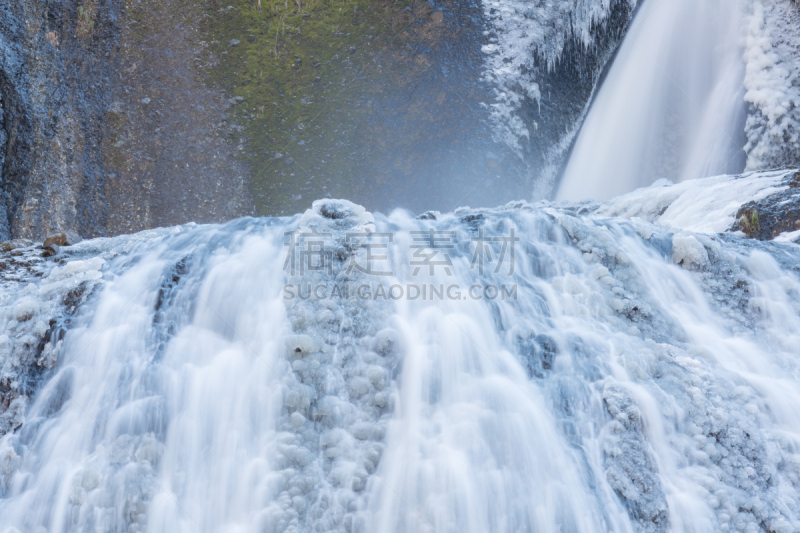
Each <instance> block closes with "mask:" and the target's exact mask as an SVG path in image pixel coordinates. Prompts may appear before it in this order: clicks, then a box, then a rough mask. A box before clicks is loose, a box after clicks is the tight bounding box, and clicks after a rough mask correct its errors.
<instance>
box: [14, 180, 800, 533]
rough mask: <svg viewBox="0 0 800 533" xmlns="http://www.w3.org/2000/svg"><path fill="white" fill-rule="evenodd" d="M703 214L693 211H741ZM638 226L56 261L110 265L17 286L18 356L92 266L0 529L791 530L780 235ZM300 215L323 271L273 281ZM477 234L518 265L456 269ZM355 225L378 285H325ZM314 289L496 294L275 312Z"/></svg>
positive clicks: (269, 225) (223, 229)
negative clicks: (438, 255)
mask: <svg viewBox="0 0 800 533" xmlns="http://www.w3.org/2000/svg"><path fill="white" fill-rule="evenodd" d="M763 181H764V183H765V184H766V183H767V182H769V183H771V184H772V185H773V186H774V185H775V184H774V183H772V182H774V181H775V179H772V181H770V179H764V180H763ZM711 185H713V184H711ZM728 185H729V187H728V189H730V188H731V187H734V188H735V187H737V186H741V190H742V191H743V192H744V193H746V194H748V195H752V194H753V192H752V191H751V190H750V189H752V187H753V184H752V183H750V182H749V181H747V180H744V181H742V180H739V181H736V180H733V181H732V182H731V183H729V184H728ZM703 186H704V185H703V184H702V183H701V184H699V185H698V187H700V188H702V187H703ZM709 186H710V185H709ZM676 187H679V186H676ZM748 187H749V188H750V189H748ZM668 189H669V188H668V187H667V188H653V189H651V190H650V194H651V195H653V196H654V197H655V198H659V200H657V201H656V200H653V201H651V202H650V203H651V204H652V205H653V206H654V208H657V209H659V210H661V204H663V203H664V202H665V201H666V200H664V198H666V197H667V196H670V195H669V194H667V193H665V192H664V191H665V190H668ZM637 194H638V195H639V197H638V198H639V200H643V202H639V203H640V205H641V204H642V203H645V204H646V203H647V198H645V196H646V191H645V192H642V191H639V192H637ZM685 194H686V191H685V188H684V189H681V190H679V191H678V192H677V193H675V194H673V195H671V197H670V198H671V200H669V202H672V204H673V205H676V206H678V204H680V203H681V202H685V199H684V198H683V196H682V195H685ZM746 199H747V198H742V199H741V200H740V202H741V201H744V200H746ZM721 202H722V203H721V204H720V206H722V207H720V206H707V207H710V208H714V209H719V210H721V211H720V212H726V210H730V209H733V211H734V212H735V209H736V208H737V207H738V205H730V199H722V200H721ZM323 205H327V206H334V208H328V212H331V211H337V210H338V213H339V214H340V215H339V217H338V218H335V219H330V218H325V217H323V216H320V213H322V212H323V210H322V209H321V208H322V206H323ZM337 205H338V207H336V206H337ZM626 205H628V204H626V200H620V201H619V202H617V203H616V204H608V205H606V206H605V207H604V209H607V210H611V211H614V210H616V211H618V212H622V211H625V210H626V209H628V208H626V207H625V206H626ZM725 206H727V207H725ZM601 207H603V206H601ZM703 210H704V211H706V210H707V209H705V208H704V209H703ZM681 212H683V213H684V214H685V217H684V218H686V219H687V220H695V218H693V215H692V213H690V212H688V211H686V209H685V206H684V209H683V211H681ZM470 214H471V215H476V214H482V216H483V218H477V219H474V220H472V221H469V220H467V221H465V220H462V219H463V217H465V216H466V215H470ZM342 215H346V216H342ZM635 215H636V216H638V217H641V218H636V219H634V220H632V221H628V220H626V219H623V218H614V219H609V218H605V216H604V215H600V214H594V215H593V214H591V213H588V214H585V215H583V216H580V217H579V216H576V215H575V214H573V212H572V211H571V210H569V209H560V208H556V207H551V206H547V205H539V206H536V207H533V206H529V205H524V204H521V205H519V206H511V205H509V206H508V207H506V208H502V209H497V210H484V211H480V212H472V211H461V212H456V213H455V214H450V215H445V216H443V217H440V219H439V220H417V219H412V218H410V217H408V216H407V215H406V214H404V213H402V212H398V213H395V214H393V215H392V216H390V217H388V218H384V217H378V218H377V220H373V219H372V217H371V215H369V214H368V213H364V212H363V210H359V209H356V208H354V207H352V206H351V207H348V206H347V204H341V203H339V204H336V203H335V202H334V203H331V202H329V203H328V204H319V203H318V204H316V207H315V210H313V211H309V212H308V213H306V214H305V215H303V217H294V218H291V219H278V220H254V219H249V220H240V221H234V222H232V223H230V224H227V225H225V226H186V227H183V228H175V229H173V230H169V231H161V232H159V233H156V234H147V235H143V236H138V237H134V238H128V237H122V238H116V239H113V240H98V241H90V242H88V243H82V244H81V245H79V246H77V247H76V249H75V251H74V252H73V253H75V254H76V257H74V258H72V260H73V261H75V260H78V259H82V260H86V259H87V258H88V257H90V256H98V257H102V258H103V259H104V260H105V263H104V264H103V263H102V261H99V260H92V261H93V262H92V261H90V262H88V263H87V262H84V263H80V265H78V266H80V268H78V267H76V266H74V267H69V268H67V269H66V270H63V269H62V270H58V269H56V270H54V271H52V272H50V273H49V274H48V273H46V272H45V275H44V276H43V277H42V278H31V279H30V280H29V282H28V283H27V284H26V285H24V288H23V289H22V290H23V293H24V294H28V295H29V298H31V299H34V300H37V301H40V303H39V304H37V305H38V307H36V306H34V307H36V308H37V309H39V311H37V313H39V314H34V316H32V317H31V318H26V316H28V315H26V314H25V313H23V311H24V310H19V309H17V310H16V311H15V310H14V307H13V305H12V306H11V307H9V308H8V310H7V311H4V312H5V313H6V315H4V316H5V318H4V319H3V320H4V322H3V324H4V327H5V328H6V331H7V333H8V334H9V339H8V340H6V341H4V342H5V344H3V346H4V348H3V349H4V350H5V349H7V348H8V346H9V345H11V347H12V348H13V349H17V347H19V346H22V343H23V342H28V343H29V344H30V341H24V339H23V335H22V334H23V332H27V331H28V330H27V329H25V328H28V324H34V323H37V321H39V320H40V319H43V318H41V317H43V315H42V313H44V312H45V309H51V307H48V305H49V304H47V303H46V302H48V301H51V300H52V296H51V295H52V294H54V291H56V290H60V291H62V292H63V291H67V290H69V289H70V287H74V286H75V284H77V283H78V282H79V281H80V282H82V281H81V280H83V279H84V278H87V279H94V278H100V279H98V280H97V283H99V284H100V285H98V286H97V287H96V288H95V290H94V293H93V294H92V295H91V296H90V297H89V300H88V301H87V302H86V303H85V304H83V305H82V306H81V308H80V311H79V313H78V314H77V315H76V316H75V318H74V320H73V322H72V323H71V325H70V326H69V328H68V331H67V333H66V336H65V337H64V340H63V341H62V342H61V343H59V344H58V345H57V346H56V347H54V349H55V355H54V356H53V357H54V358H55V359H57V362H56V364H55V367H54V368H53V370H52V371H50V373H45V374H44V375H43V376H42V378H41V380H42V382H41V385H40V390H39V391H38V393H37V394H36V395H35V396H34V397H32V403H31V406H30V408H29V409H28V412H27V414H26V415H25V422H24V424H23V425H22V426H21V427H19V428H18V429H17V430H16V431H15V432H13V433H9V434H7V435H5V436H4V437H0V531H2V532H14V531H19V532H26V533H27V532H35V533H41V532H44V531H47V532H50V533H62V532H66V531H76V532H77V531H80V532H86V531H92V532H99V531H113V532H122V531H148V532H163V533H175V532H190V531H191V532H197V531H204V532H226V533H233V532H237V533H238V532H242V533H244V532H248V533H249V532H259V533H260V532H276V531H279V532H283V531H287V532H315V531H336V532H344V531H348V532H353V531H361V532H408V533H411V532H414V533H416V532H429V531H430V532H433V531H435V532H440V533H444V532H453V533H464V532H475V533H484V532H488V531H491V532H498V533H501V532H502V533H504V532H509V533H512V532H513V533H516V532H521V531H539V532H552V533H556V532H560V533H566V532H595V531H615V532H621V531H676V532H679V531H685V532H701V531H702V532H705V531H756V530H758V529H759V528H760V527H761V528H767V527H768V528H769V530H770V531H781V532H789V531H797V530H800V515H798V514H797V509H798V508H800V492H799V491H800V305H798V302H800V279H799V278H798V274H797V271H796V265H797V264H798V260H800V247H798V246H797V245H793V244H777V243H768V244H759V243H754V242H751V241H747V240H744V239H738V238H736V237H720V236H707V235H702V234H692V233H688V232H686V231H685V230H681V229H680V228H674V229H670V230H668V229H666V228H665V227H661V226H655V225H652V224H650V223H648V222H645V221H644V220H643V218H644V219H646V218H648V217H647V216H646V215H647V214H646V213H644V212H637V213H635ZM669 220H670V222H671V223H672V225H673V226H679V225H680V224H681V217H680V212H679V213H678V214H677V215H676V214H673V215H672V216H671V218H670V219H669ZM299 227H305V228H316V229H318V230H319V231H321V232H322V231H329V232H331V234H332V236H331V237H330V238H329V239H328V241H327V242H328V248H329V249H330V248H333V249H335V250H336V251H337V253H336V254H334V255H335V256H337V257H339V258H340V259H344V260H345V261H344V262H339V260H337V261H336V262H335V264H334V268H333V271H332V272H330V273H328V272H311V273H309V272H306V274H305V276H304V277H302V278H301V277H299V275H295V276H291V275H289V274H288V273H287V272H284V271H283V270H282V267H283V265H284V258H285V253H286V250H287V248H286V247H285V246H284V243H285V242H286V240H287V239H286V238H285V237H284V232H285V231H291V230H295V229H297V228H299ZM430 227H434V228H436V229H437V230H451V231H454V232H455V234H454V235H453V237H452V239H453V240H454V241H455V242H456V243H458V244H457V245H456V248H454V249H452V250H449V252H450V255H451V257H452V262H453V265H452V270H451V273H452V275H451V276H448V275H447V274H446V273H445V272H444V270H443V269H442V268H441V267H437V270H436V272H435V273H434V275H433V276H431V275H429V273H428V272H426V270H423V271H422V273H421V274H420V275H419V276H418V277H412V276H411V274H412V270H411V267H410V266H409V256H410V255H411V253H410V252H411V249H410V248H409V246H410V245H411V244H413V241H412V238H413V236H412V235H411V234H410V231H414V230H427V229H428V228H430ZM480 227H482V228H483V229H484V231H485V232H486V235H491V236H506V235H508V233H509V228H511V227H514V228H516V233H517V235H518V236H519V237H521V242H519V243H517V245H516V253H515V255H516V263H515V272H514V274H513V275H512V276H510V277H509V276H507V275H506V274H507V268H506V267H507V265H508V262H506V263H505V265H504V267H503V269H502V270H501V271H500V272H498V273H496V274H495V273H494V272H493V267H494V264H491V265H487V268H486V271H485V273H484V275H483V276H480V275H479V274H478V272H477V271H476V270H475V269H470V263H471V259H472V251H471V250H472V249H474V248H473V247H474V244H473V242H472V241H471V239H472V238H473V237H475V236H476V234H477V231H478V228H480ZM364 230H377V231H379V232H393V233H394V235H395V237H394V242H393V243H392V245H391V246H390V248H389V254H390V255H391V257H392V261H393V263H394V265H395V267H394V276H391V277H387V278H371V277H368V276H367V275H365V274H360V273H358V272H357V271H353V272H351V273H349V274H348V273H346V265H347V261H348V260H349V259H348V256H349V255H350V254H351V251H352V248H348V247H347V246H346V245H345V243H344V233H345V232H346V231H364ZM494 250H495V256H494V257H495V259H496V258H497V255H496V253H497V251H499V246H495V248H494ZM353 253H355V254H356V257H358V258H360V260H362V263H363V259H364V254H365V253H366V252H365V250H363V249H361V250H356V251H355V252H353ZM376 253H377V254H379V255H380V254H382V253H385V251H382V250H377V251H376ZM411 258H412V259H413V256H412V257H411ZM506 261H508V258H506ZM676 263H678V264H676ZM386 266H387V264H386V263H385V262H384V263H377V264H375V267H376V268H377V269H381V270H382V269H383V268H384V267H386ZM65 268H66V267H65ZM98 269H100V270H99V271H98ZM793 269H794V270H793ZM67 270H68V271H69V272H84V274H80V276H83V277H80V278H68V277H67V278H65V277H64V276H65V272H66V271H67ZM85 272H88V274H85ZM73 279H74V281H69V280H73ZM58 280H60V281H58ZM64 280H66V281H64ZM334 280H336V281H338V282H344V281H346V280H349V281H351V282H352V283H354V284H356V285H358V284H360V283H370V284H373V286H375V284H376V283H378V284H379V283H384V284H386V285H391V284H395V283H399V284H406V283H408V282H410V281H413V282H415V283H418V284H420V283H423V282H424V283H431V284H434V285H437V284H444V285H445V286H448V285H452V284H458V285H460V286H461V294H462V295H465V294H466V288H467V287H469V286H471V285H472V284H473V283H476V282H477V283H495V284H498V285H499V284H501V283H504V284H511V283H516V284H517V286H518V298H517V299H516V300H513V299H506V300H502V299H500V298H497V299H495V300H492V301H487V300H485V299H482V300H472V299H466V300H464V299H461V300H438V299H437V300H435V301H431V300H426V301H423V300H422V299H416V300H407V299H400V300H390V299H383V298H380V297H379V298H378V299H376V300H369V301H363V300H346V299H344V300H343V299H333V300H316V301H315V299H313V298H312V299H308V300H303V299H293V300H285V299H284V295H285V293H284V292H283V290H282V288H283V285H284V283H287V282H289V283H299V282H300V281H302V282H303V283H306V282H314V283H319V282H326V283H333V282H334ZM54 283H62V284H65V285H63V286H60V285H59V286H58V287H57V289H56V288H54V287H56V286H55V285H53V284H54ZM9 290H10V289H9ZM375 292H377V290H375ZM15 317H16V318H15ZM17 319H19V320H17ZM25 335H28V333H25ZM15 343H16V344H15ZM33 344H34V345H35V343H33ZM20 349H21V348H20ZM4 353H7V352H4ZM0 362H2V361H0ZM4 368H5V367H4Z"/></svg>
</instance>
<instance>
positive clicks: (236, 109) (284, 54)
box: [203, 0, 413, 215]
mask: <svg viewBox="0 0 800 533" xmlns="http://www.w3.org/2000/svg"><path fill="white" fill-rule="evenodd" d="M409 3H410V2H409V1H408V0H396V1H395V2H375V1H370V0H305V1H303V0H291V1H289V0H224V1H217V0H211V1H210V3H209V6H210V9H209V11H208V15H209V16H208V18H207V19H206V25H205V27H204V28H203V30H204V33H205V34H206V35H207V37H208V39H209V45H210V46H209V47H208V48H207V51H206V56H205V58H204V59H205V61H206V62H207V64H210V65H211V68H210V70H209V76H210V81H211V83H212V84H215V85H218V86H221V87H222V88H223V89H224V90H225V91H226V93H227V94H230V95H231V96H233V97H238V98H239V99H241V101H240V102H238V103H235V104H234V105H233V108H232V110H231V117H232V125H231V128H230V131H231V133H230V136H231V137H230V138H231V140H232V141H233V142H234V143H235V144H236V145H238V146H239V147H240V154H241V156H242V157H243V158H244V159H245V160H246V161H247V163H248V164H249V166H250V168H251V169H252V175H251V180H250V181H251V189H252V193H253V197H254V199H255V203H256V207H257V210H258V212H259V214H264V215H266V214H269V215H273V214H288V213H291V212H294V211H296V210H297V209H298V207H299V206H300V205H301V204H305V203H306V202H307V201H309V200H311V199H314V198H318V197H322V196H325V195H326V194H331V195H334V196H351V193H352V188H353V187H358V183H354V181H353V180H347V179H343V178H345V177H349V176H351V175H353V174H354V173H356V171H357V169H359V168H360V169H362V171H363V168H364V164H363V159H364V158H368V157H369V151H370V150H369V147H370V146H374V147H376V148H377V147H380V146H381V143H384V142H385V140H384V139H383V138H382V135H381V132H377V131H375V129H374V128H371V127H370V120H369V117H370V116H372V115H373V114H374V113H375V109H374V108H373V100H374V99H375V97H377V96H379V95H380V94H381V93H382V92H383V91H384V90H385V88H386V87H387V85H391V84H392V83H395V82H397V80H399V79H401V78H402V75H400V74H399V73H398V70H402V69H404V68H409V67H408V62H405V63H404V62H403V61H400V60H397V57H398V56H397V51H398V50H402V49H403V47H404V46H405V47H406V48H407V47H408V44H407V43H405V39H406V34H405V33H404V31H405V30H406V28H407V27H408V26H409V25H410V24H411V23H412V20H413V17H412V16H411V15H410V13H409V12H408V10H404V8H405V7H406V6H407V5H409ZM412 66H413V65H412ZM365 147H367V148H366V149H365ZM371 185H375V184H371ZM299 197H302V202H301V204H298V202H297V201H298V199H299Z"/></svg>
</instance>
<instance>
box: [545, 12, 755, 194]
mask: <svg viewBox="0 0 800 533" xmlns="http://www.w3.org/2000/svg"><path fill="white" fill-rule="evenodd" d="M746 6H747V3H746V0H661V1H659V0H647V1H646V2H644V3H643V4H642V5H641V7H640V8H639V12H638V13H637V15H636V17H635V18H634V21H633V24H632V26H631V29H630V30H629V32H628V34H627V35H626V37H625V39H624V41H623V43H622V45H621V46H620V49H619V52H618V54H617V57H616V58H615V59H614V62H613V64H612V65H611V68H610V70H609V73H608V76H607V78H606V79H605V81H604V82H603V84H602V86H601V88H600V90H599V92H598V95H597V98H596V100H595V101H594V102H593V104H592V107H591V109H590V110H589V113H588V115H587V117H586V121H585V123H584V125H583V127H582V129H581V131H580V133H579V135H578V138H577V140H576V143H575V146H574V149H573V153H572V155H571V157H570V160H569V162H568V164H567V167H566V169H565V173H564V176H563V178H562V181H561V184H560V186H559V190H558V193H557V197H558V198H559V199H563V200H582V199H587V198H591V199H595V200H603V199H607V198H611V197H613V196H616V195H618V194H622V193H625V192H628V191H632V190H634V189H636V188H638V187H643V186H647V185H649V184H651V183H653V182H655V181H656V180H658V179H661V178H667V179H669V180H671V181H674V182H678V181H683V180H686V179H694V178H700V177H705V176H713V175H719V174H726V173H736V172H740V171H741V170H742V169H743V168H744V164H745V161H744V159H745V154H744V152H743V148H744V143H745V140H744V119H745V105H744V84H743V82H744V60H743V55H744V45H745V39H744V38H745V35H746V27H745V20H744V15H745V13H744V11H745V7H746Z"/></svg>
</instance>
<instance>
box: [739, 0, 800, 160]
mask: <svg viewBox="0 0 800 533" xmlns="http://www.w3.org/2000/svg"><path fill="white" fill-rule="evenodd" d="M798 42H800V11H798V9H797V5H796V3H794V2H791V1H789V0H770V1H765V2H762V1H760V0H755V1H754V2H753V13H752V15H751V17H750V21H749V24H748V31H747V44H746V49H745V61H746V65H747V66H746V76H745V79H744V86H745V89H746V90H747V92H746V93H745V97H744V98H745V101H746V102H747V103H748V104H749V105H750V111H749V114H748V118H747V125H746V128H745V130H746V134H747V145H746V146H745V151H746V152H747V169H748V170H761V169H768V168H779V167H783V166H787V165H795V164H797V154H798V153H800V52H798V47H797V43H798Z"/></svg>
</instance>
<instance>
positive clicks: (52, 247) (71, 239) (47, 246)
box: [42, 233, 81, 257]
mask: <svg viewBox="0 0 800 533" xmlns="http://www.w3.org/2000/svg"><path fill="white" fill-rule="evenodd" d="M80 240H81V238H80V237H79V236H77V235H75V234H72V233H56V234H55V235H50V236H49V237H47V238H46V239H45V240H44V243H43V244H42V246H43V247H44V256H45V257H50V256H52V255H55V254H57V253H58V252H59V249H60V248H61V247H63V246H72V245H73V244H76V243H78V242H80Z"/></svg>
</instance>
